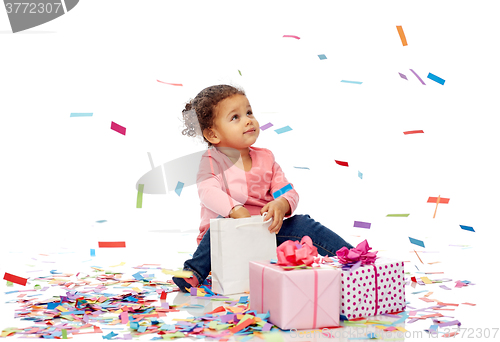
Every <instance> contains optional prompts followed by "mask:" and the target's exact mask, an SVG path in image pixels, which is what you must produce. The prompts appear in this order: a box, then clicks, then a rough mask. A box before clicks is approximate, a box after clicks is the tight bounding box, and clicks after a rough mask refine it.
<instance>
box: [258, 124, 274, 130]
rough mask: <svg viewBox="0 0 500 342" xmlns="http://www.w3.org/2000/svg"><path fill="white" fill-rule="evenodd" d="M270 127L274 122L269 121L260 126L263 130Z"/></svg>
mask: <svg viewBox="0 0 500 342" xmlns="http://www.w3.org/2000/svg"><path fill="white" fill-rule="evenodd" d="M270 127H273V124H272V123H270V122H268V123H266V124H265V125H262V126H260V129H261V130H263V131H265V130H266V129H268V128H270Z"/></svg>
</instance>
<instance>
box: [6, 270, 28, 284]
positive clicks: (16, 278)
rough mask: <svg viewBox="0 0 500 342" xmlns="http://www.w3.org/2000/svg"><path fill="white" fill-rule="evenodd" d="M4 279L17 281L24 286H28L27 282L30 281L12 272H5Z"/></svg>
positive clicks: (12, 281)
mask: <svg viewBox="0 0 500 342" xmlns="http://www.w3.org/2000/svg"><path fill="white" fill-rule="evenodd" d="M3 279H5V280H7V281H10V282H11V283H16V284H19V285H22V286H26V283H27V282H28V279H26V278H22V277H18V276H16V275H13V274H10V273H7V272H5V275H4V276H3Z"/></svg>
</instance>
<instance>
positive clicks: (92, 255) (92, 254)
mask: <svg viewBox="0 0 500 342" xmlns="http://www.w3.org/2000/svg"><path fill="white" fill-rule="evenodd" d="M90 256H91V257H95V249H92V248H91V249H90Z"/></svg>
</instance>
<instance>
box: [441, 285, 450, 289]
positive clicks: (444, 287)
mask: <svg viewBox="0 0 500 342" xmlns="http://www.w3.org/2000/svg"><path fill="white" fill-rule="evenodd" d="M439 287H440V288H442V289H445V290H451V289H450V288H449V287H448V286H446V285H439Z"/></svg>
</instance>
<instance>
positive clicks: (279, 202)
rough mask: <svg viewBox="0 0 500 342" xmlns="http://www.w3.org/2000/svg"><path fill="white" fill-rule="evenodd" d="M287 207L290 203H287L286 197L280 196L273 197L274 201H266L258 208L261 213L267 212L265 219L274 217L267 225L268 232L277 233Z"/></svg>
mask: <svg viewBox="0 0 500 342" xmlns="http://www.w3.org/2000/svg"><path fill="white" fill-rule="evenodd" d="M285 202H286V203H285ZM289 209H290V205H289V204H288V201H287V200H286V198H284V197H280V198H278V199H275V200H274V201H271V202H269V203H267V204H266V205H265V206H264V207H263V208H262V209H261V210H260V214H261V215H262V214H264V213H267V215H266V218H265V220H266V221H268V220H269V219H272V218H274V220H273V222H271V225H270V226H269V232H271V233H276V234H278V233H279V231H280V229H281V225H282V224H283V218H284V217H285V214H286V213H287V212H288V210H289Z"/></svg>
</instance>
